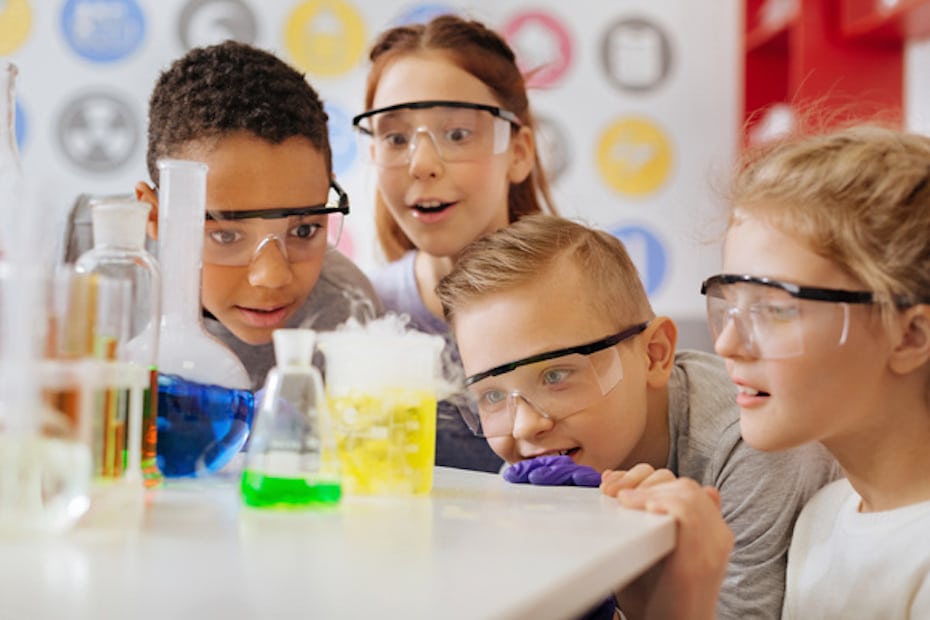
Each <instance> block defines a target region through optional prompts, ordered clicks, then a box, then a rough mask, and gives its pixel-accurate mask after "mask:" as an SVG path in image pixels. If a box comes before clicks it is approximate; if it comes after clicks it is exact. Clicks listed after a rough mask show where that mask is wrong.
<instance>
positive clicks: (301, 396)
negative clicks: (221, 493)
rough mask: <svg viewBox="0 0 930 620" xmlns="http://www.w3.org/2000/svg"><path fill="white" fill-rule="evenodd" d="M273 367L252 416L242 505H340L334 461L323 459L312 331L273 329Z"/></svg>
mask: <svg viewBox="0 0 930 620" xmlns="http://www.w3.org/2000/svg"><path fill="white" fill-rule="evenodd" d="M272 338H273V339H274V352H275V367H274V368H272V369H271V370H270V371H269V373H268V378H267V380H266V382H265V387H264V394H263V397H262V399H261V403H260V404H259V406H258V409H257V411H256V413H255V420H254V422H253V426H252V433H251V438H250V440H249V447H248V451H247V453H246V458H245V465H244V467H243V471H242V484H241V491H242V501H243V503H244V504H245V505H246V506H250V507H253V508H303V507H308V506H309V507H312V506H325V505H331V504H335V503H337V502H339V499H340V498H341V497H342V487H341V485H340V482H339V471H338V468H337V467H334V466H335V465H337V463H335V462H334V461H333V460H327V461H323V460H322V458H321V455H322V452H323V446H324V442H325V441H327V440H328V437H329V434H328V432H327V428H326V422H327V413H326V394H325V392H324V391H323V381H322V380H321V378H320V373H319V371H318V370H317V369H316V368H314V367H313V366H312V365H311V363H310V360H311V359H312V356H313V345H314V340H315V338H316V333H315V332H314V331H313V330H310V329H276V330H275V331H274V332H272Z"/></svg>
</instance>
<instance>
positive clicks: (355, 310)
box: [203, 248, 381, 390]
mask: <svg viewBox="0 0 930 620" xmlns="http://www.w3.org/2000/svg"><path fill="white" fill-rule="evenodd" d="M380 314H381V303H380V301H379V300H378V297H377V295H376V294H375V291H374V288H372V286H371V282H369V281H368V278H366V277H365V274H364V273H362V271H361V270H360V269H359V268H358V267H357V266H356V265H355V263H353V262H352V261H351V260H349V259H348V258H346V257H345V256H344V255H343V254H342V253H341V252H339V251H338V250H335V249H332V248H330V249H329V250H328V251H327V253H326V258H325V259H324V260H323V269H322V270H321V271H320V278H319V280H317V282H316V285H314V287H313V290H312V291H310V294H309V295H308V296H307V299H306V301H304V304H303V306H301V307H300V309H298V311H297V312H295V313H294V315H293V316H292V317H291V318H290V319H288V321H287V325H286V326H287V327H309V328H312V329H315V330H317V331H325V330H330V329H334V328H336V327H337V326H339V325H340V324H342V323H344V322H345V321H346V320H347V319H348V318H349V317H352V316H355V317H366V318H370V317H373V316H380ZM203 322H204V326H205V327H206V328H207V331H209V332H210V333H211V334H213V335H214V336H216V337H217V338H219V339H220V340H222V341H223V342H224V343H225V344H226V346H228V347H229V348H230V349H232V350H233V351H234V352H235V353H236V355H238V356H239V359H240V360H242V363H243V364H244V365H245V368H246V370H248V372H249V379H250V380H251V382H252V389H253V390H257V389H259V388H261V387H262V385H264V383H265V377H266V375H267V374H268V371H269V370H271V367H272V366H274V363H275V362H274V345H273V344H272V343H270V342H269V343H267V344H259V345H254V344H248V343H246V342H243V341H242V340H240V339H239V338H238V337H236V335H235V334H233V333H232V332H231V331H229V329H227V328H226V326H225V325H223V324H222V323H220V322H219V321H218V320H216V319H214V318H204V320H203ZM320 362H321V357H320V356H319V355H317V356H315V357H314V364H315V365H317V366H320Z"/></svg>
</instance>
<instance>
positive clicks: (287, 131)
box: [145, 41, 332, 184]
mask: <svg viewBox="0 0 930 620" xmlns="http://www.w3.org/2000/svg"><path fill="white" fill-rule="evenodd" d="M327 120H328V117H327V115H326V112H325V111H324V110H323V103H322V102H321V101H320V97H319V95H318V94H317V92H316V91H315V90H314V89H313V87H311V86H310V84H309V83H308V82H307V80H306V79H305V78H304V76H303V75H301V74H300V73H299V72H297V71H296V70H294V69H293V68H292V67H290V66H289V65H288V64H287V63H285V62H284V61H282V60H281V59H280V58H278V57H277V56H275V55H273V54H271V53H269V52H266V51H263V50H260V49H257V48H255V47H252V46H250V45H247V44H244V43H240V42H236V41H226V42H224V43H220V44H217V45H211V46H208V47H199V48H194V49H192V50H190V51H189V52H188V53H187V54H186V55H184V56H182V57H181V58H179V59H177V60H175V61H174V62H173V63H172V64H171V66H170V67H169V68H168V69H167V70H165V71H163V72H162V73H161V75H160V76H159V77H158V81H157V82H156V83H155V88H154V89H153V90H152V96H151V98H150V99H149V127H148V148H147V150H146V156H145V159H146V165H147V166H148V170H149V175H151V178H152V181H153V182H155V183H156V184H157V183H158V166H157V161H158V159H159V158H162V157H171V156H172V155H173V154H174V153H176V152H177V151H178V150H179V149H180V148H181V147H183V146H184V145H185V144H187V143H189V142H193V141H199V140H210V139H217V138H220V137H222V136H223V135H225V134H227V133H230V132H233V131H247V132H249V133H252V134H254V135H255V136H257V137H259V138H262V139H263V140H267V141H268V142H271V143H272V144H279V143H281V142H283V141H284V140H286V139H287V138H290V137H293V136H304V137H306V138H308V139H309V140H310V142H311V143H312V144H313V145H314V146H315V147H316V148H317V149H319V150H320V151H321V152H322V153H323V155H324V157H325V159H326V169H327V172H331V171H332V151H331V149H330V145H329V135H328V133H327V128H326V122H327Z"/></svg>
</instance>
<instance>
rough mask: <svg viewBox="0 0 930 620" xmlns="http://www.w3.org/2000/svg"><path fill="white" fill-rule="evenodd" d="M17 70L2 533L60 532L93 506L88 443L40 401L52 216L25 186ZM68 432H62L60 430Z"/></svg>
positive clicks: (0, 373) (5, 104)
mask: <svg viewBox="0 0 930 620" xmlns="http://www.w3.org/2000/svg"><path fill="white" fill-rule="evenodd" d="M15 78H16V67H15V66H14V65H12V64H6V65H4V66H3V67H2V70H0V221H2V222H3V225H2V227H0V229H2V231H3V237H2V246H0V249H2V259H0V535H5V534H12V535H20V534H22V533H26V532H58V531H62V530H65V529H67V528H69V527H71V526H72V525H74V524H75V523H76V522H77V521H78V519H80V517H81V516H82V515H83V514H84V513H85V512H86V511H87V508H88V507H89V505H90V500H89V489H90V480H91V455H90V448H89V447H88V446H87V445H86V444H85V443H83V442H81V441H80V440H79V438H78V437H77V436H76V434H75V433H72V432H70V430H71V428H70V427H69V425H68V424H67V423H64V424H61V423H60V419H61V418H62V417H63V416H62V414H60V413H58V412H56V411H55V410H53V409H51V408H50V407H48V406H47V405H45V403H44V402H43V401H42V397H41V382H40V364H39V358H40V344H39V343H40V342H41V340H42V338H43V337H44V335H45V334H44V329H43V327H42V322H41V316H40V317H37V316H36V311H37V309H39V308H44V307H45V288H46V286H47V282H48V273H47V272H45V271H44V270H43V269H42V267H41V265H42V264H43V261H42V260H40V258H41V257H40V250H39V249H40V248H41V247H42V242H43V240H46V239H47V238H46V237H45V236H44V235H45V233H47V219H48V218H47V216H46V214H45V213H42V212H41V210H40V209H39V204H38V201H34V200H32V198H33V194H31V193H30V192H28V191H26V188H25V183H24V182H23V181H24V179H23V173H22V168H21V166H20V163H19V155H18V152H17V149H16V129H15V123H14V100H15V99H14V93H15ZM62 429H64V430H62Z"/></svg>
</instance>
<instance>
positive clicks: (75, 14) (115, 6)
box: [61, 0, 145, 63]
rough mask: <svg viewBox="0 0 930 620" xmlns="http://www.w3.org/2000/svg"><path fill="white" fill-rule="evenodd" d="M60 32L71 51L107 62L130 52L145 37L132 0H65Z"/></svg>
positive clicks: (139, 13)
mask: <svg viewBox="0 0 930 620" xmlns="http://www.w3.org/2000/svg"><path fill="white" fill-rule="evenodd" d="M61 31H62V33H63V35H64V38H65V41H67V42H68V45H70V46H71V49H73V50H74V52H75V53H76V54H77V55H78V56H81V57H82V58H85V59H87V60H90V61H91V62H99V63H108V62H114V61H117V60H122V59H124V58H126V57H127V56H129V55H130V54H132V53H133V52H134V51H135V50H136V49H137V48H138V47H139V45H140V44H141V43H142V39H143V38H144V36H145V16H144V15H143V14H142V9H140V8H139V5H138V4H136V3H135V2H134V0H68V1H67V2H66V3H65V6H64V9H62V11H61Z"/></svg>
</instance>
